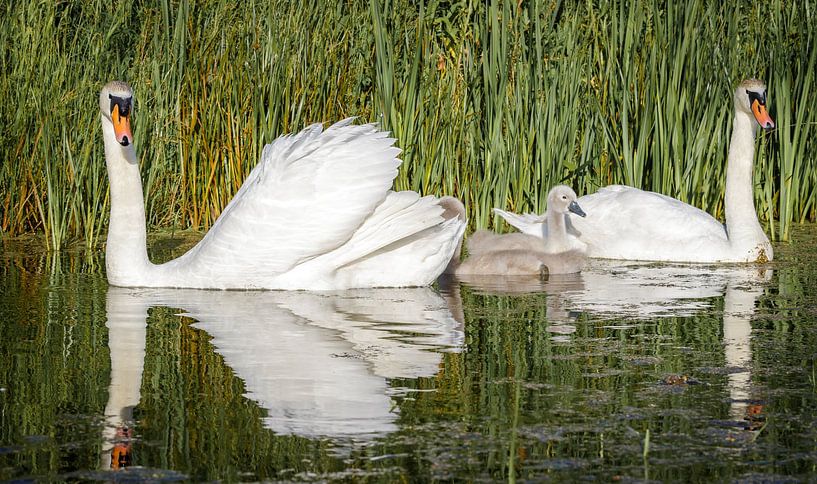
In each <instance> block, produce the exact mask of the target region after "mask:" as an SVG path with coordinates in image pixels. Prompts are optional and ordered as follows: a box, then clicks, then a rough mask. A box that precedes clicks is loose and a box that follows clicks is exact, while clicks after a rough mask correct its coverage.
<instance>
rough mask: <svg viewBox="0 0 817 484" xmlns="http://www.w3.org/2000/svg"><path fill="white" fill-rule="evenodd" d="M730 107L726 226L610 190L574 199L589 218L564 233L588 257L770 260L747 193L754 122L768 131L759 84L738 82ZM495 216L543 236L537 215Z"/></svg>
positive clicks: (644, 196) (666, 203) (656, 200)
mask: <svg viewBox="0 0 817 484" xmlns="http://www.w3.org/2000/svg"><path fill="white" fill-rule="evenodd" d="M734 103H735V118H734V122H733V129H732V140H731V142H730V144H729V156H728V161H727V170H726V193H725V196H724V204H725V210H726V224H725V225H724V224H722V223H721V222H719V221H717V220H715V219H714V218H713V217H712V216H711V215H709V214H708V213H706V212H704V211H703V210H700V209H698V208H695V207H693V206H691V205H688V204H686V203H683V202H681V201H679V200H676V199H674V198H670V197H667V196H665V195H661V194H658V193H654V192H647V191H643V190H639V189H637V188H633V187H628V186H621V185H613V186H609V187H606V188H602V189H601V190H599V191H598V192H596V193H594V194H592V195H585V196H583V197H581V198H579V203H580V204H581V206H582V207H584V208H585V210H587V212H588V214H589V215H588V217H587V218H586V219H585V220H570V224H571V225H572V226H571V227H569V231H570V233H571V234H573V235H575V236H577V237H578V238H579V240H581V241H582V242H584V243H586V244H587V246H588V255H589V256H590V257H598V258H605V259H628V260H654V261H675V262H706V263H709V262H766V261H769V260H771V259H772V258H773V256H774V252H773V250H772V245H771V244H770V243H769V239H768V237H766V234H765V233H763V228H762V227H761V226H760V223H759V222H758V220H757V213H756V211H755V206H754V199H753V194H752V170H753V168H752V165H753V157H754V150H755V148H754V139H755V132H756V131H757V124H760V126H762V127H764V128H773V127H774V122H773V121H772V119H771V117H770V116H769V114H768V112H767V111H766V86H765V84H763V83H762V82H761V81H758V80H755V79H748V80H745V81H743V82H742V83H741V84H740V85H739V86H738V87H737V89H736V90H735V95H734ZM753 117H754V119H752V118H753ZM755 120H756V121H755ZM756 123H757V124H756ZM495 211H496V213H498V214H499V215H501V216H502V217H503V218H504V219H505V220H506V221H507V222H508V223H509V224H511V225H513V226H514V227H516V228H518V229H519V230H520V231H522V232H524V233H528V234H531V235H536V236H539V237H541V236H543V234H546V233H547V232H546V230H547V229H546V227H545V226H544V223H543V220H542V217H539V216H536V215H532V214H524V215H517V214H512V213H508V212H504V211H502V210H498V209H495ZM543 231H544V232H543Z"/></svg>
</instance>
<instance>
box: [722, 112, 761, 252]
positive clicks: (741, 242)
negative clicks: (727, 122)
mask: <svg viewBox="0 0 817 484" xmlns="http://www.w3.org/2000/svg"><path fill="white" fill-rule="evenodd" d="M755 131H757V124H756V123H755V121H754V119H752V117H751V116H749V115H748V114H746V113H743V112H741V111H737V112H736V113H735V120H734V123H733V127H732V139H731V141H730V143H729V157H728V160H727V164H726V193H725V195H724V209H725V211H726V232H727V235H728V237H729V243H730V244H731V245H732V247H733V248H750V247H753V246H755V245H757V244H758V243H759V242H767V241H768V238H767V237H766V234H765V233H764V232H763V228H762V227H761V226H760V222H758V220H757V212H756V211H755V201H754V195H753V187H752V173H753V171H754V166H753V164H754V163H753V161H754V154H755Z"/></svg>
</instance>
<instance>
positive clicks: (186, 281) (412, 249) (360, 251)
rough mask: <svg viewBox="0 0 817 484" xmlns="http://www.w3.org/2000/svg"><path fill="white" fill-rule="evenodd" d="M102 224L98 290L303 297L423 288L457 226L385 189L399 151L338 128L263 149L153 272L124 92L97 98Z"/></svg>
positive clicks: (119, 86)
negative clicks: (217, 208)
mask: <svg viewBox="0 0 817 484" xmlns="http://www.w3.org/2000/svg"><path fill="white" fill-rule="evenodd" d="M99 107H100V110H101V119H102V133H103V139H104V143H105V159H106V163H107V168H108V177H109V178H110V189H111V219H110V226H109V230H108V239H107V246H106V268H107V276H108V281H109V282H110V283H111V284H112V285H115V286H146V287H189V288H207V289H311V290H331V289H347V288H364V287H397V286H425V285H428V284H430V283H432V282H434V280H435V279H436V278H437V276H438V275H439V274H440V273H442V272H443V270H444V269H445V267H446V265H447V264H448V262H449V261H450V259H451V256H452V254H453V253H454V250H455V249H456V248H457V244H458V243H459V241H460V239H461V237H462V234H463V232H464V231H465V222H464V221H463V220H461V219H459V218H458V217H452V218H448V219H446V218H445V217H444V216H443V214H444V209H443V207H442V206H441V205H440V204H439V199H437V198H435V197H432V196H426V197H421V196H420V195H419V194H417V193H416V192H412V191H401V192H394V191H392V190H391V186H392V181H393V179H394V177H395V176H396V175H397V167H398V166H399V165H400V160H399V159H398V158H397V155H398V154H399V152H400V150H399V149H398V148H396V147H395V146H393V144H394V141H395V140H394V139H392V138H389V137H388V134H387V133H386V132H383V131H380V130H379V129H378V128H377V127H376V126H375V125H372V124H365V125H353V124H351V120H344V121H341V122H339V123H337V124H334V125H332V126H329V127H328V128H326V129H324V128H323V126H321V125H320V124H315V125H312V126H309V127H307V128H306V129H304V130H303V131H301V132H299V133H297V134H294V135H289V136H282V137H280V138H278V139H276V140H274V141H273V142H272V143H270V144H268V145H267V146H265V147H264V150H263V153H262V155H261V160H260V162H259V163H258V165H257V166H256V167H255V168H253V170H252V171H251V172H250V174H249V175H248V177H247V179H246V180H245V181H244V184H243V185H242V186H241V188H240V189H239V191H238V192H237V193H236V195H235V197H234V198H233V199H232V200H231V201H230V203H229V204H228V205H227V207H226V208H225V209H224V211H223V212H222V214H221V216H220V217H219V218H218V220H216V222H215V224H213V227H212V228H211V229H210V230H209V232H208V233H207V234H206V235H205V237H204V238H203V239H202V240H201V241H200V242H199V243H198V244H197V245H196V246H195V247H193V248H192V249H191V250H190V251H188V252H187V253H185V254H184V255H182V256H181V257H179V258H177V259H175V260H172V261H170V262H167V263H165V264H160V265H156V264H153V263H151V262H150V260H149V259H148V257H147V249H146V228H145V209H144V200H143V197H142V183H141V180H140V175H139V163H138V160H137V158H136V152H135V150H134V146H133V141H134V140H133V135H132V134H131V129H130V115H131V113H132V109H133V91H132V90H131V88H130V86H128V85H127V84H126V83H124V82H120V81H113V82H110V83H108V84H107V85H105V87H104V88H103V89H102V91H101V92H100V96H99Z"/></svg>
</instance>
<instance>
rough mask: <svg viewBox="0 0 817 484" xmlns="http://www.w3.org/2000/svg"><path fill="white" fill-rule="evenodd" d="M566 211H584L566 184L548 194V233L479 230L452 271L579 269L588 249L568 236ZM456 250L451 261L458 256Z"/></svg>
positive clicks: (461, 273) (516, 272)
mask: <svg viewBox="0 0 817 484" xmlns="http://www.w3.org/2000/svg"><path fill="white" fill-rule="evenodd" d="M568 212H572V213H575V214H577V215H579V216H581V217H584V216H585V213H584V211H583V210H582V209H581V207H579V204H578V203H577V202H576V192H574V191H573V189H572V188H570V187H568V186H565V185H558V186H556V187H554V188H553V189H552V190H551V191H550V193H548V210H547V213H546V214H545V216H544V218H545V219H546V220H547V227H548V235H547V239H546V240H544V241H542V239H541V238H540V237H534V236H532V235H529V234H504V235H500V234H496V233H493V232H489V231H487V230H479V231H477V232H476V233H474V235H472V236H471V237H470V238H469V240H468V254H469V257H468V259H466V260H465V261H464V262H462V263H459V264H456V262H455V264H456V267H454V270H453V272H454V274H456V275H458V276H464V275H480V274H483V275H487V274H502V275H538V274H540V273H544V272H546V273H548V274H572V273H576V272H581V270H582V267H583V266H584V263H585V261H586V259H587V250H586V248H585V247H583V246H582V245H580V244H577V243H576V242H575V241H572V240H570V239H569V238H568V235H567V227H566V219H567V214H568ZM457 258H458V255H457V253H455V255H454V259H452V260H454V261H457V260H458V259H457Z"/></svg>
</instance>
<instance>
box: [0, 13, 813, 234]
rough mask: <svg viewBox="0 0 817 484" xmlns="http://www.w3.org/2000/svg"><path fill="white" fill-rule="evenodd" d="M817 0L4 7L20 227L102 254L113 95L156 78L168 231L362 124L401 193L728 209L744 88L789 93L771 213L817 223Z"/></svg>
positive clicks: (14, 199) (139, 119)
mask: <svg viewBox="0 0 817 484" xmlns="http://www.w3.org/2000/svg"><path fill="white" fill-rule="evenodd" d="M815 7H817V5H816V4H815V3H814V2H813V1H803V2H784V1H782V0H773V1H769V2H752V3H748V2H738V1H729V2H725V3H718V2H704V1H703V0H693V1H690V2H681V3H678V2H660V1H658V0H643V1H640V2H635V1H633V2H627V1H621V0H596V1H583V2H578V1H554V2H536V1H531V2H525V1H523V2H518V1H500V0H487V1H476V0H460V1H453V2H452V1H446V2H442V1H433V0H432V1H428V2H423V1H421V2H413V1H409V0H370V1H368V2H366V1H348V2H343V3H338V2H325V1H321V0H312V1H307V2H285V1H282V0H278V1H272V2H269V1H263V2H262V1H260V0H248V1H246V2H242V3H240V4H235V3H232V2H223V1H202V2H190V1H182V0H178V1H170V0H160V1H158V2H154V3H146V2H139V1H135V0H123V1H121V2H103V1H101V0H76V1H73V2H44V1H43V2H30V3H26V2H8V3H6V4H5V6H2V7H0V14H2V15H0V52H2V54H0V72H2V74H0V123H2V125H3V129H2V130H0V156H1V157H2V166H0V230H1V231H2V234H6V235H17V234H21V233H26V232H32V231H41V232H45V233H46V235H47V240H48V241H49V245H50V246H51V247H52V248H54V249H56V248H59V247H62V246H64V245H66V244H67V243H70V242H72V241H75V240H80V241H84V242H85V243H87V244H89V245H91V246H93V245H96V244H97V243H98V242H99V241H100V239H101V237H102V236H103V234H104V231H105V228H106V225H107V216H108V215H107V212H108V199H107V177H106V175H105V173H104V172H105V168H104V156H103V152H102V143H101V134H100V130H99V120H98V114H97V110H98V108H97V102H96V96H97V93H98V90H99V89H100V88H101V86H102V85H103V84H104V83H105V82H106V81H108V80H110V79H114V78H122V79H125V80H127V81H129V82H130V83H131V84H132V86H133V87H134V89H135V91H136V96H137V107H136V112H135V119H134V128H135V132H134V135H135V137H136V147H137V151H138V153H139V154H140V157H141V163H142V172H143V180H144V189H145V195H146V204H147V213H148V223H149V225H150V227H151V228H160V227H179V228H184V227H194V228H199V227H202V228H203V227H207V226H209V225H210V224H212V223H213V221H214V220H215V219H216V218H217V217H218V215H219V214H220V212H221V210H222V209H223V207H224V206H225V205H226V203H227V202H228V201H229V200H230V198H231V197H232V195H233V194H234V193H235V192H236V190H237V189H238V187H239V186H240V184H241V182H242V180H243V179H244V177H245V176H246V174H247V173H248V172H249V170H250V169H251V168H252V167H253V166H254V164H255V163H256V162H257V159H258V156H259V154H260V149H261V147H262V146H263V144H264V143H267V142H269V141H271V140H272V139H274V138H275V137H277V136H279V135H281V134H283V133H286V132H290V131H294V130H297V129H300V128H301V127H303V126H304V125H306V124H308V123H311V122H316V121H333V120H338V119H340V118H343V117H347V116H350V115H354V116H359V117H360V118H361V119H362V120H365V121H369V120H374V121H380V122H381V123H382V125H383V126H384V127H385V128H387V129H389V130H391V131H392V132H393V134H394V135H395V137H397V139H398V144H399V145H400V147H401V148H403V150H404V152H403V159H404V164H403V165H402V167H401V171H400V174H399V175H398V178H397V180H396V182H395V188H397V189H405V188H408V189H414V190H419V191H421V192H423V193H426V194H437V195H440V194H453V195H455V196H458V197H460V198H461V199H462V200H463V201H464V202H465V204H466V208H467V210H468V213H469V217H470V219H471V221H472V223H473V225H474V226H476V227H485V226H490V225H492V224H495V223H496V222H497V220H496V219H494V218H492V216H491V212H490V209H491V207H493V206H500V207H504V208H506V209H510V210H516V211H528V210H536V211H541V210H542V209H543V208H544V201H545V195H546V193H547V191H548V189H549V188H550V187H551V186H552V185H553V184H555V183H559V182H564V183H568V184H570V185H572V186H573V187H574V188H576V189H577V191H578V192H579V193H580V194H583V193H589V192H592V191H594V190H596V189H597V188H598V187H599V186H603V185H607V184H610V183H626V184H629V185H634V186H638V187H642V188H646V189H650V190H655V191H658V192H661V193H665V194H668V195H671V196H674V197H677V198H680V199H681V200H684V201H687V202H689V203H692V204H693V205H696V206H698V207H701V208H702V209H704V210H707V211H709V212H710V213H712V214H713V215H715V216H716V217H722V216H723V189H724V182H725V179H724V178H725V161H726V153H727V147H728V143H729V134H730V129H731V122H732V105H731V94H732V90H733V88H734V86H735V85H736V84H737V82H739V81H740V80H741V79H742V78H745V77H758V78H762V79H765V80H767V81H768V83H769V103H770V108H771V113H772V115H773V116H774V117H775V119H776V121H777V124H778V128H777V129H776V130H774V131H772V132H770V133H766V134H763V135H761V136H760V138H761V139H760V141H759V143H758V155H757V157H756V168H755V171H756V173H755V181H756V189H755V195H756V197H755V199H756V205H757V208H758V212H759V214H760V216H761V218H762V219H763V221H764V223H765V224H766V225H767V228H768V230H769V232H770V233H771V235H772V236H773V237H774V238H776V239H782V240H785V239H787V238H788V234H789V230H790V227H791V225H792V223H797V222H803V221H807V220H811V221H813V220H815V217H817V203H815V202H816V201H817V168H815V164H814V160H815V158H817V143H815V135H814V134H815V124H817V97H816V96H814V95H813V94H812V93H813V92H815V91H816V90H817V89H815V88H817V79H815V75H814V70H815V67H817V48H815V39H816V37H815V34H817V27H815V25H817V14H815Z"/></svg>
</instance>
